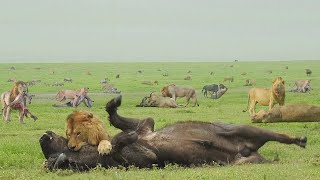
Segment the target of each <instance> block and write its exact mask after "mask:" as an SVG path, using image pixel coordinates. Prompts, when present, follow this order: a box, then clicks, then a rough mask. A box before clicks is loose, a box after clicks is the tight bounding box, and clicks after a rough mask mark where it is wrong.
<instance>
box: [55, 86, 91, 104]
mask: <svg viewBox="0 0 320 180" xmlns="http://www.w3.org/2000/svg"><path fill="white" fill-rule="evenodd" d="M88 91H89V88H87V87H83V88H81V89H79V90H61V91H59V92H58V93H57V95H56V100H57V101H60V102H61V101H65V100H66V99H71V100H72V99H74V98H75V97H76V95H78V96H80V95H84V96H87V94H88Z"/></svg>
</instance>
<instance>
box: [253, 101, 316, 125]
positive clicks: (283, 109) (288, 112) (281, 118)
mask: <svg viewBox="0 0 320 180" xmlns="http://www.w3.org/2000/svg"><path fill="white" fill-rule="evenodd" d="M250 118H251V122H253V123H261V122H264V123H273V122H320V107H319V106H313V105H307V104H292V105H286V106H279V107H273V108H272V109H271V110H269V111H266V110H260V111H259V112H258V113H257V114H255V115H253V116H251V117H250Z"/></svg>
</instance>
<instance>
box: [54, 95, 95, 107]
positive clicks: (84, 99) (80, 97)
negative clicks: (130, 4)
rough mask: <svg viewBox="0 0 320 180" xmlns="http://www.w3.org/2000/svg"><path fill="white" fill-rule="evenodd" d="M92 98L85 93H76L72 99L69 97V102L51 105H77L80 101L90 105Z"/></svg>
mask: <svg viewBox="0 0 320 180" xmlns="http://www.w3.org/2000/svg"><path fill="white" fill-rule="evenodd" d="M92 102H94V101H92V99H91V98H90V97H89V96H87V95H83V94H81V95H76V96H75V97H74V99H71V100H70V101H69V102H66V103H64V104H53V105H52V106H53V107H78V106H79V105H80V104H81V103H84V105H85V106H87V107H90V108H91V107H92Z"/></svg>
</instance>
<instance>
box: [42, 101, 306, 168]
mask: <svg viewBox="0 0 320 180" xmlns="http://www.w3.org/2000/svg"><path fill="white" fill-rule="evenodd" d="M120 105H121V96H119V97H117V98H114V99H112V100H111V101H109V102H108V103H107V105H106V111H107V112H108V113H109V121H110V123H111V124H112V125H113V126H114V127H116V128H118V129H121V130H122V132H120V133H119V134H117V135H116V136H115V137H114V138H113V139H112V141H111V144H112V151H111V152H110V154H108V155H99V153H98V151H97V146H90V145H84V146H83V147H82V148H81V149H80V151H77V152H74V151H72V150H70V149H68V146H67V140H66V139H65V138H64V137H62V136H57V135H55V134H54V133H53V132H50V131H47V132H46V133H45V134H44V135H43V136H42V137H41V138H40V140H39V141H40V145H41V148H42V152H43V154H44V156H45V158H46V159H47V166H48V168H49V169H50V170H54V169H74V170H80V171H81V170H87V169H90V168H94V167H96V166H97V165H98V164H100V165H101V166H102V167H106V168H109V167H119V166H124V167H128V166H132V165H133V166H137V167H140V168H146V167H147V168H150V167H153V166H154V165H156V166H158V167H164V166H165V165H166V164H167V163H175V164H178V165H182V166H193V165H195V166H197V165H202V164H220V165H228V164H243V163H261V162H265V161H266V160H265V159H264V157H263V156H261V155H260V154H259V153H258V150H259V148H261V147H262V146H263V145H264V144H265V143H267V142H269V141H277V142H280V143H285V144H296V145H298V146H300V147H303V148H305V146H306V144H307V138H306V137H289V136H288V135H285V134H279V133H275V132H272V131H269V130H264V129H261V128H258V127H253V126H248V125H235V124H224V123H209V122H180V123H176V124H173V125H170V126H167V127H165V128H162V129H159V130H157V131H154V120H153V119H152V118H146V119H142V120H139V119H135V118H125V117H122V116H120V115H119V114H118V113H117V108H118V107H119V106H120Z"/></svg>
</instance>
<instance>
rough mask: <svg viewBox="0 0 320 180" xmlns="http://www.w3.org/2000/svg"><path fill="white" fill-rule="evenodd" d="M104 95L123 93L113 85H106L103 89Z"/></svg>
mask: <svg viewBox="0 0 320 180" xmlns="http://www.w3.org/2000/svg"><path fill="white" fill-rule="evenodd" d="M101 89H102V90H103V92H104V93H110V94H120V93H121V91H120V90H118V89H117V88H115V87H114V86H113V84H105V85H104V86H102V87H101Z"/></svg>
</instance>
